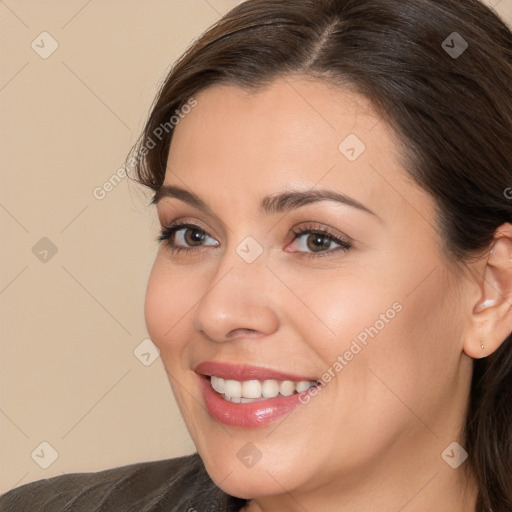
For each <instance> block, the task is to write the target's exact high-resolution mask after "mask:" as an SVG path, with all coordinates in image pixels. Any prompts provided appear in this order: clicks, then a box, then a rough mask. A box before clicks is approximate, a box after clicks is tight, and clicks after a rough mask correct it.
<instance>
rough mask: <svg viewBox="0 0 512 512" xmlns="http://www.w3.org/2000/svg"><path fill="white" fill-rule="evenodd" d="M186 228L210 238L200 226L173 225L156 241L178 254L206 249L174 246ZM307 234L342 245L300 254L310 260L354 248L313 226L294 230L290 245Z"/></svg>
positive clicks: (345, 241) (165, 227)
mask: <svg viewBox="0 0 512 512" xmlns="http://www.w3.org/2000/svg"><path fill="white" fill-rule="evenodd" d="M185 228H188V229H191V230H193V231H198V232H199V233H201V234H204V235H207V236H210V235H209V234H208V233H207V232H206V231H204V230H203V229H201V228H200V227H199V226H196V225H195V224H190V223H179V224H172V225H170V226H164V227H162V229H161V234H160V236H158V237H157V239H156V240H157V242H158V243H162V242H163V243H164V244H165V246H166V247H167V248H168V249H169V250H170V251H171V252H173V253H178V252H180V251H185V252H187V253H188V252H190V251H196V250H198V249H201V248H202V247H206V246H198V247H183V246H181V245H173V244H172V243H171V241H170V240H171V238H172V236H173V235H174V234H175V233H176V232H177V231H180V230H182V229H185ZM306 233H309V234H314V235H324V236H326V237H327V238H328V239H330V241H332V242H335V243H337V244H339V245H340V247H337V248H335V249H330V250H328V251H321V252H309V253H308V252H300V254H302V255H306V257H310V258H319V257H320V258H321V257H325V256H329V255H332V254H333V253H337V252H338V251H340V250H341V251H343V252H346V251H348V250H349V249H351V248H352V245H351V244H350V243H349V242H348V241H347V240H343V239H341V238H339V237H338V236H336V235H335V234H334V233H332V232H331V231H330V230H329V229H327V228H318V227H315V226H312V225H306V226H303V227H301V228H300V229H297V230H292V232H291V235H293V238H292V239H291V240H290V241H289V243H290V242H294V241H295V240H296V239H297V238H300V237H301V236H302V235H304V234H306Z"/></svg>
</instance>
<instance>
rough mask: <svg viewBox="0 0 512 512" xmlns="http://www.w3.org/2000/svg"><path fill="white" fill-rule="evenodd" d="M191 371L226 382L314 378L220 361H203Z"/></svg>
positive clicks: (313, 378) (308, 379) (309, 379)
mask: <svg viewBox="0 0 512 512" xmlns="http://www.w3.org/2000/svg"><path fill="white" fill-rule="evenodd" d="M193 370H194V371H195V372H196V373H200V374H202V375H208V376H211V375H214V376H215V377H221V378H223V379H227V380H239V381H244V380H292V381H297V382H299V381H301V380H307V381H315V380H317V379H316V377H311V376H300V375H294V374H291V373H287V372H281V371H276V370H271V369H270V368H264V367H261V366H251V365H247V364H233V363H223V362H220V361H203V362H201V363H199V364H197V365H196V366H195V367H194V368H193Z"/></svg>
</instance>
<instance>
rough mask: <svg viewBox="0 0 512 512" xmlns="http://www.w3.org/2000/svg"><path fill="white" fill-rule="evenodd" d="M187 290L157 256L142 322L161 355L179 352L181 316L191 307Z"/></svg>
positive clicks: (191, 303)
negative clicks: (144, 323) (143, 321)
mask: <svg viewBox="0 0 512 512" xmlns="http://www.w3.org/2000/svg"><path fill="white" fill-rule="evenodd" d="M189 290H190V288H189V287H187V286H186V283H183V282H182V281H181V280H179V279H176V276H175V275H173V273H172V272H171V271H170V266H169V265H166V264H165V261H164V259H163V258H162V256H160V255H157V257H156V260H155V263H154V264H153V267H152V269H151V273H150V275H149V279H148V284H147V287H146V295H145V300H144V318H145V322H146V328H147V330H148V333H149V336H150V338H151V340H152V341H153V342H154V343H155V345H156V346H157V347H158V349H159V350H160V352H161V353H162V355H165V354H166V353H168V352H169V353H173V352H175V351H177V350H180V348H181V347H180V343H183V340H186V337H185V336H184V335H183V333H184V331H183V330H184V328H185V318H184V316H185V315H186V313H187V311H189V310H190V308H191V307H192V305H193V303H194V301H193V300H192V299H193V297H192V294H191V292H190V291H189ZM164 360H166V358H165V357H164Z"/></svg>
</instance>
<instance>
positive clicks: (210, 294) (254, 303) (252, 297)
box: [193, 249, 279, 343]
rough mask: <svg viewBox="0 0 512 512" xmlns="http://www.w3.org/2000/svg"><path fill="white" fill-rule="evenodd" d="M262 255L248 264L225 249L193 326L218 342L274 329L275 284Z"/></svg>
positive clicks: (195, 316)
mask: <svg viewBox="0 0 512 512" xmlns="http://www.w3.org/2000/svg"><path fill="white" fill-rule="evenodd" d="M264 256H265V252H264V253H263V254H262V255H261V256H260V257H259V258H258V259H257V260H256V261H254V262H252V263H247V262H245V261H244V260H242V258H240V256H239V255H238V254H237V253H236V251H235V250H234V249H230V250H227V251H226V254H225V255H224V256H223V258H222V262H221V263H220V264H219V266H218V267H217V271H216V272H215V274H214V276H213V278H211V279H209V280H208V282H205V287H204V293H203V295H202V296H201V298H200V300H199V301H198V302H197V303H196V306H195V308H194V312H193V325H194V327H195V329H197V330H198V331H201V332H203V334H204V335H205V336H207V337H208V338H209V339H211V340H213V341H216V342H218V343H222V342H226V341H233V340H235V339H238V338H247V337H251V338H256V337H260V336H265V335H270V334H272V333H273V332H274V331H276V330H277V328H278V326H279V317H278V315H277V312H276V309H275V303H274V299H275V298H276V297H277V295H276V293H275V291H276V289H275V287H276V285H277V283H276V280H275V276H273V274H272V272H271V271H270V270H269V269H268V268H267V266H266V262H265V258H264ZM272 287H274V293H273V290H272Z"/></svg>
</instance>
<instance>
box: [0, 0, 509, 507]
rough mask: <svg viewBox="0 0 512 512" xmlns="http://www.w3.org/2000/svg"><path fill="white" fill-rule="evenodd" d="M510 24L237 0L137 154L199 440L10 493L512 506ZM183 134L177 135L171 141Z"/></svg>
mask: <svg viewBox="0 0 512 512" xmlns="http://www.w3.org/2000/svg"><path fill="white" fill-rule="evenodd" d="M511 89H512V34H511V32H510V30H509V29H508V28H507V27H506V25H505V24H504V23H503V22H502V21H500V19H498V17H497V16H496V15H495V14H494V13H493V12H492V11H491V10H489V9H488V8H487V7H485V6H484V5H483V4H481V3H480V2H479V1H477V0H465V1H464V2H461V1H460V0H315V1H313V0H291V1H287V2H280V1H272V0H249V1H247V2H244V3H242V4H241V5H239V6H238V7H236V8H234V9H233V10H232V11H231V12H229V13H228V14H227V15H226V16H225V17H224V18H223V19H222V20H220V21H219V22H218V23H217V24H216V25H215V26H214V27H212V28H211V29H210V30H208V31H207V32H206V33H205V34H204V35H203V36H202V37H201V38H200V39H199V40H198V41H196V42H195V43H194V44H193V45H192V47H191V48H190V49H189V50H188V51H187V52H186V54H185V55H184V56H183V57H182V58H181V59H180V60H179V61H178V62H177V64H176V65H175V66H174V68H173V69H172V70H171V72H170V74H169V76H168V77H167V79H166V80H165V82H164V84H163V86H162V88H161V90H160V92H159V95H158V97H157V99H156V101H155V104H154V106H153V108H152V112H151V115H150V117H149V120H148V122H147V125H146V127H145V130H144V133H143V134H142V136H141V139H140V141H139V143H138V145H137V146H136V148H135V151H134V153H133V154H132V156H131V159H132V163H135V172H136V175H135V178H134V179H135V180H136V181H138V182H139V183H141V184H143V185H145V186H147V187H149V188H150V189H151V190H152V191H153V192H154V197H153V201H152V204H154V205H156V209H157V213H158V217H159V220H160V223H161V225H162V233H161V235H160V236H159V241H160V242H161V243H160V247H159V250H158V253H157V256H156V259H155V263H154V266H153V269H152V272H151V275H150V278H149V282H148V287H147V294H146V303H145V318H146V324H147V328H148V332H149V334H150V336H151V339H152V340H153V341H154V343H155V344H156V345H157V346H158V348H159V349H160V354H161V357H162V360H163V363H164V366H165V370H166V372H167V375H168V377H169V381H170V384H171V386H172V389H173V392H174V394H175V396H176V399H177V402H178V405H179V407H180V410H181V412H182V415H183V417H184V420H185V422H186V424H187V427H188V430H189V432H190V435H191V437H192V439H193V441H194V443H195V446H196V447H197V452H198V453H197V454H194V455H191V456H187V457H181V458H177V459H171V460H163V461H156V462H145V463H140V464H134V465H129V466H123V467H121V468H112V469H109V470H105V471H100V472H96V473H82V474H70V475H63V476H58V477H54V478H51V479H49V480H44V481H38V482H33V483H30V484H27V485H24V486H21V487H19V488H17V489H14V490H12V491H10V492H8V493H7V494H5V495H4V496H3V497H2V498H1V499H0V508H1V510H2V511H4V510H5V511H11V510H45V511H46V510H51V511H57V510H58V511H64V510H75V511H76V510H84V511H85V510H88V511H91V510H116V511H120V510H133V511H136V510H137V511H141V510H144V511H150V510H176V511H194V510H197V511H202V510H218V511H221V510H222V511H226V510H232V511H235V510H236V511H238V510H244V511H249V512H255V511H261V512H263V511H265V512H267V511H277V510H279V511H284V510H286V511H299V510H300V511H304V510H307V511H309V512H314V511H317V510H333V511H343V512H353V511H370V510H372V511H373V510H379V511H381V512H388V511H390V512H391V511H397V510H402V511H415V512H426V511H431V510H439V511H451V512H459V511H460V512H463V511H478V512H482V511H489V510H492V511H493V512H506V511H510V510H512V467H511V462H512V345H511V343H512V342H511V339H510V336H511V332H512V308H511V305H512V203H511V197H512V194H511V193H510V192H511V189H510V188H509V187H511V186H512V185H511V184H512V95H511ZM171 142H172V144H171Z"/></svg>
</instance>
